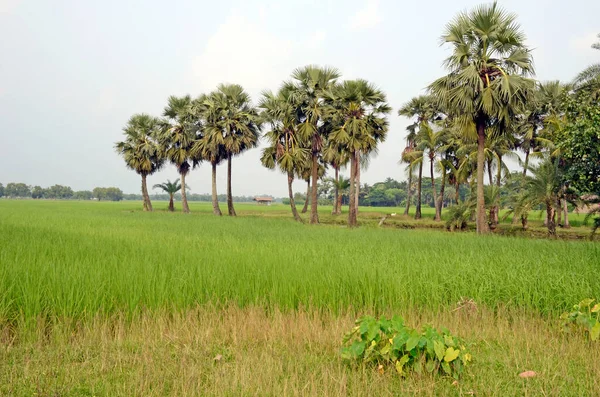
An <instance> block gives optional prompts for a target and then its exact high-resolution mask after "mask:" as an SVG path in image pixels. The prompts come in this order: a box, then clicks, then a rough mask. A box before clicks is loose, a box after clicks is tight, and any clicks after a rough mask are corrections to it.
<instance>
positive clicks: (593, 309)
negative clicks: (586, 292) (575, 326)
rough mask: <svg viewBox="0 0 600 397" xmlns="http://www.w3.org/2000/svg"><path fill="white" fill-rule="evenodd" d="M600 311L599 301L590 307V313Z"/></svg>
mask: <svg viewBox="0 0 600 397" xmlns="http://www.w3.org/2000/svg"><path fill="white" fill-rule="evenodd" d="M598 312H600V303H596V304H595V305H594V307H592V313H598Z"/></svg>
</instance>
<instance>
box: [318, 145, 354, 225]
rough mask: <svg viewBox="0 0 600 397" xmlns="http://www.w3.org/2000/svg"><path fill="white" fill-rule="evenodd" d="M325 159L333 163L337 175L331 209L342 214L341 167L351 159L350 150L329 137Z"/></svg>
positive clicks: (336, 213) (324, 151)
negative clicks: (347, 150)
mask: <svg viewBox="0 0 600 397" xmlns="http://www.w3.org/2000/svg"><path fill="white" fill-rule="evenodd" d="M323 160H324V161H325V162H327V164H329V165H331V166H332V167H333V169H334V172H335V177H334V178H333V187H334V190H335V192H334V199H333V210H332V211H331V215H340V214H341V213H342V208H341V206H340V205H339V204H338V203H340V202H341V196H340V190H339V187H340V186H341V185H343V183H342V182H343V180H344V178H342V179H341V180H340V176H339V174H340V168H341V167H345V166H346V164H348V162H349V161H350V155H349V153H348V152H346V151H345V150H344V147H343V146H340V145H339V144H337V143H336V142H335V141H333V140H331V139H328V140H327V144H326V145H325V148H324V149H323Z"/></svg>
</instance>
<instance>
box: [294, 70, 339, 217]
mask: <svg viewBox="0 0 600 397" xmlns="http://www.w3.org/2000/svg"><path fill="white" fill-rule="evenodd" d="M338 77H340V74H339V72H338V71H337V70H336V69H332V68H322V67H318V66H315V65H309V66H305V67H302V68H298V69H296V70H294V72H293V73H292V78H293V79H294V82H293V85H294V88H295V89H294V91H293V93H292V95H293V97H294V101H295V102H296V103H299V104H301V105H300V123H299V124H298V129H297V131H298V134H299V137H300V139H301V140H302V141H305V142H309V143H310V146H309V147H310V150H311V180H312V186H311V194H310V203H311V207H310V223H311V224H314V223H319V214H318V212H317V206H318V202H317V192H318V180H319V158H320V157H321V154H322V153H321V151H322V149H323V141H324V137H325V135H326V134H325V131H326V128H323V127H324V117H325V112H326V107H327V105H326V104H325V95H326V93H327V92H328V91H329V90H330V89H331V86H332V85H333V84H334V83H335V81H336V80H337V78H338ZM307 200H308V197H307Z"/></svg>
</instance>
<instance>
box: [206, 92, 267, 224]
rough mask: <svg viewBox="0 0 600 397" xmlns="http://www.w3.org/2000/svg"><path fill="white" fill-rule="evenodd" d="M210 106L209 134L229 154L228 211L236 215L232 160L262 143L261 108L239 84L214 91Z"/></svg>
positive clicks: (230, 214)
mask: <svg viewBox="0 0 600 397" xmlns="http://www.w3.org/2000/svg"><path fill="white" fill-rule="evenodd" d="M209 97H210V101H212V102H213V105H212V106H211V107H210V111H209V113H210V114H209V116H208V117H207V119H209V120H214V121H215V122H214V123H207V126H206V130H205V134H206V135H207V136H208V135H210V136H211V138H210V139H212V140H214V142H215V144H221V145H223V147H224V149H225V153H226V156H227V211H228V213H229V216H235V215H236V213H235V208H234V207H233V196H232V193H231V160H232V158H233V157H234V156H237V155H239V154H241V153H243V152H245V151H246V150H248V149H252V148H254V147H256V146H257V145H258V139H259V133H260V129H261V123H260V118H259V115H258V111H257V109H256V108H255V107H254V105H253V104H252V101H251V99H250V95H248V93H246V91H244V88H243V87H242V86H241V85H238V84H221V85H219V86H218V87H217V90H216V91H214V92H212V93H211V94H210V95H209Z"/></svg>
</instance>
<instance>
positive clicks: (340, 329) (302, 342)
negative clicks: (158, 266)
mask: <svg viewBox="0 0 600 397" xmlns="http://www.w3.org/2000/svg"><path fill="white" fill-rule="evenodd" d="M469 307H470V306H469ZM399 314H402V315H403V316H404V317H405V319H406V320H407V322H408V323H409V324H411V325H413V326H418V325H422V324H425V323H430V324H433V325H434V326H446V327H448V328H449V329H450V330H451V331H452V332H453V333H454V334H456V335H459V336H461V337H463V338H464V339H466V340H467V341H470V342H472V345H471V347H470V349H471V350H472V353H473V356H474V358H475V361H474V363H473V364H472V366H471V367H470V369H469V370H468V371H467V372H466V374H465V375H464V376H463V378H462V379H461V380H460V382H459V383H458V385H453V384H452V379H448V378H439V377H437V378H432V377H430V376H429V375H427V376H411V377H410V378H408V379H400V378H398V376H397V375H396V374H395V373H393V372H391V371H388V372H387V373H385V374H383V375H380V374H379V373H377V371H375V370H374V369H372V368H370V367H363V366H358V365H357V366H348V365H347V364H345V363H344V362H343V361H341V359H340V358H339V354H338V353H339V348H340V341H341V339H342V336H343V334H344V333H345V332H346V331H347V330H348V329H350V328H351V327H352V325H353V322H354V317H352V316H350V315H333V314H329V313H322V312H321V313H319V312H316V311H311V312H307V311H304V310H298V311H293V312H288V313H282V312H279V311H269V312H266V311H264V310H263V309H259V308H245V309H240V308H237V307H227V308H221V309H218V308H216V307H209V306H202V307H197V308H195V309H192V310H187V311H185V312H174V311H164V312H148V313H144V314H142V315H140V316H139V317H138V318H135V319H125V318H121V317H119V316H113V317H112V318H106V317H97V318H96V319H95V320H91V321H86V322H85V323H83V324H72V323H69V321H67V320H66V319H55V320H53V321H52V323H53V324H48V323H44V322H42V321H40V323H39V324H38V326H37V327H34V328H31V329H35V331H31V332H34V333H27V332H26V331H22V330H20V329H17V330H15V329H14V328H9V327H8V326H5V327H4V329H2V333H1V335H2V348H1V350H0V385H1V386H0V395H11V396H12V395H15V396H31V395H37V396H86V395H88V396H164V395H177V396H196V395H217V396H234V395H235V396H237V395H273V396H275V395H276V396H304V395H313V396H314V395H330V396H337V395H356V396H364V395H373V396H375V395H377V396H379V395H413V394H415V393H416V394H418V395H425V396H440V395H479V396H482V395H483V396H487V395H495V396H513V395H515V396H516V395H519V396H520V395H526V396H543V395H546V396H570V395H572V396H586V395H587V396H593V395H598V393H599V391H600V378H599V377H598V374H600V360H598V357H600V344H598V343H596V344H591V343H589V342H587V341H586V340H585V339H584V338H582V337H580V336H571V337H569V336H565V335H563V334H562V333H561V331H560V329H559V324H558V322H554V321H549V320H547V319H543V318H540V317H538V316H537V315H535V314H530V313H525V312H515V311H503V310H499V311H497V312H496V313H494V312H491V311H488V310H486V309H479V310H469V308H468V307H465V308H463V309H461V310H457V311H451V310H447V311H444V312H440V313H433V312H421V311H418V310H407V311H405V312H403V313H399ZM525 370H533V371H535V372H536V373H537V374H538V376H537V377H535V378H531V379H521V378H519V377H518V374H519V373H520V372H522V371H525Z"/></svg>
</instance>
